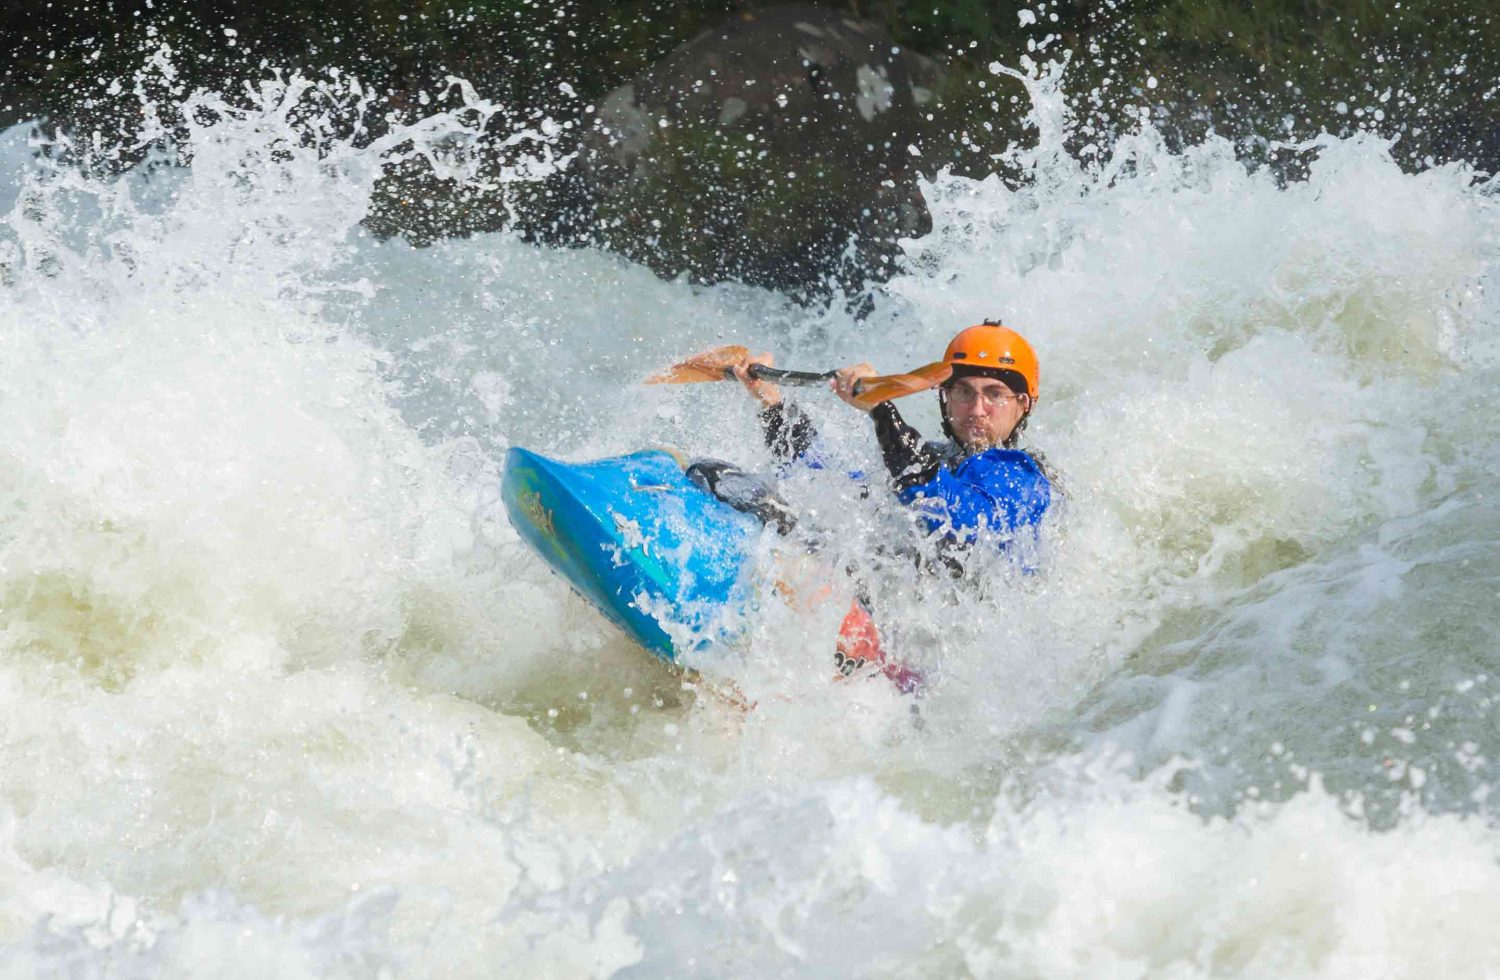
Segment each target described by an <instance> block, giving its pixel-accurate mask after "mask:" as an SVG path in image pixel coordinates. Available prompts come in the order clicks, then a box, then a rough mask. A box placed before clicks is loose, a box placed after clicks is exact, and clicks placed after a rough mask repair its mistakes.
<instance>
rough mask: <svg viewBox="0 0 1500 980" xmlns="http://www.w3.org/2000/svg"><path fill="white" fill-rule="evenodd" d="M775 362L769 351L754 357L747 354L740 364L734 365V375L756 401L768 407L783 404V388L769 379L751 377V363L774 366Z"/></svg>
mask: <svg viewBox="0 0 1500 980" xmlns="http://www.w3.org/2000/svg"><path fill="white" fill-rule="evenodd" d="M775 363H776V358H775V357H773V356H771V355H770V354H768V353H760V354H756V355H755V356H754V357H749V356H746V357H745V358H744V359H743V360H741V361H740V362H739V363H738V364H735V365H732V367H733V368H734V376H735V377H736V378H738V379H739V381H740V384H742V385H744V386H745V390H747V391H749V392H750V394H751V395H753V396H754V397H755V400H756V401H758V402H760V403H761V404H762V405H765V406H767V407H770V406H771V405H780V404H781V389H780V388H778V387H776V386H775V385H774V384H772V383H771V382H769V381H757V380H755V379H754V378H752V377H750V365H752V364H762V365H764V366H766V367H772V366H773V365H774V364H775Z"/></svg>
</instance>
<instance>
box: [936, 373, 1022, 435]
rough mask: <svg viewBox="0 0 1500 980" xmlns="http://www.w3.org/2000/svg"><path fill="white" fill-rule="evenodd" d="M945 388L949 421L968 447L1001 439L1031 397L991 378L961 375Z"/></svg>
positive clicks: (1013, 424) (1019, 416)
mask: <svg viewBox="0 0 1500 980" xmlns="http://www.w3.org/2000/svg"><path fill="white" fill-rule="evenodd" d="M947 390H948V424H949V425H951V426H952V427H953V432H954V435H955V436H956V437H957V438H958V441H959V442H961V443H963V444H964V446H966V447H967V448H969V449H989V448H990V447H991V446H998V445H1000V444H1001V443H1003V442H1004V441H1005V440H1006V438H1007V437H1008V436H1009V435H1010V434H1011V432H1012V430H1014V429H1015V427H1016V423H1017V422H1019V421H1021V416H1023V415H1025V414H1026V410H1027V408H1028V407H1029V406H1030V405H1031V399H1029V398H1027V397H1026V396H1025V395H1018V394H1016V393H1015V392H1014V391H1011V390H1010V388H1009V387H1007V386H1006V384H1005V382H1003V381H997V380H996V379H994V378H960V379H959V380H957V381H954V382H951V383H950V384H949V385H948V389H947Z"/></svg>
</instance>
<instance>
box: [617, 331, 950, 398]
mask: <svg viewBox="0 0 1500 980" xmlns="http://www.w3.org/2000/svg"><path fill="white" fill-rule="evenodd" d="M749 356H750V350H749V348H746V347H741V346H739V345H737V344H731V345H730V346H728V347H715V348H714V349H713V350H708V351H704V352H703V353H701V354H694V355H693V356H692V357H690V358H688V359H687V360H685V361H683V362H682V363H680V364H674V365H672V366H671V367H669V368H667V369H666V370H665V371H661V372H658V373H656V374H653V375H651V377H649V378H647V379H646V381H645V383H646V384H648V385H660V384H694V383H696V382H700V381H732V380H734V365H736V364H738V363H740V361H742V360H744V359H745V358H746V357H749ZM749 374H750V377H752V378H755V379H756V380H757V381H774V382H776V383H778V384H789V385H806V386H819V385H823V384H825V383H827V382H828V381H830V380H832V379H833V377H834V375H835V374H837V372H836V371H824V372H822V373H818V372H815V371H787V370H784V369H782V368H774V367H767V366H766V365H764V364H752V365H750V368H749ZM951 374H953V368H952V366H951V365H948V364H943V363H937V364H928V365H926V366H925V367H920V368H917V369H916V370H915V371H912V372H910V373H907V374H884V375H876V376H874V377H869V378H861V379H860V380H859V381H858V382H857V383H856V384H855V386H854V400H855V402H857V403H858V404H859V407H860V408H865V409H869V408H874V407H875V406H876V405H879V404H880V403H881V402H887V401H890V400H891V399H892V398H902V397H904V396H906V395H914V394H916V393H917V392H919V391H927V390H929V389H932V388H936V387H937V386H938V385H940V384H942V383H943V382H944V381H947V380H948V377H949V376H950V375H951Z"/></svg>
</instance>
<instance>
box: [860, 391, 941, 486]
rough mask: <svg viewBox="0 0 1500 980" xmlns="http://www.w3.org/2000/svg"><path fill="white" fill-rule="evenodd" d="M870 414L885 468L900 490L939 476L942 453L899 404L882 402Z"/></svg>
mask: <svg viewBox="0 0 1500 980" xmlns="http://www.w3.org/2000/svg"><path fill="white" fill-rule="evenodd" d="M870 418H872V419H874V420H875V440H876V441H877V442H879V443H880V454H881V456H883V457H884V458H885V468H886V469H887V470H889V471H890V474H891V483H892V485H893V486H894V487H895V488H896V490H897V491H898V492H899V491H901V490H906V489H908V488H909V487H915V486H920V485H921V484H923V483H926V482H928V481H929V480H931V479H932V478H933V477H934V476H937V471H938V469H939V468H940V467H941V466H942V464H943V460H942V457H941V456H939V455H938V454H937V453H935V452H933V451H932V449H930V448H929V447H928V446H927V444H926V442H924V441H923V439H922V434H921V433H920V432H918V431H917V430H916V429H914V428H912V427H911V426H910V425H907V424H906V420H905V419H903V418H902V417H901V413H900V412H898V411H896V406H895V405H892V404H891V403H890V402H881V403H880V404H879V405H876V406H875V407H874V408H873V409H872V410H871V411H870Z"/></svg>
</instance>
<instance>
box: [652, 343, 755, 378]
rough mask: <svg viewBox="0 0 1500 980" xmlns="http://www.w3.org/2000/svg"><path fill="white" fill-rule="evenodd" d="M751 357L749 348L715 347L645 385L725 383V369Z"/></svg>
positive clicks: (675, 365)
mask: <svg viewBox="0 0 1500 980" xmlns="http://www.w3.org/2000/svg"><path fill="white" fill-rule="evenodd" d="M749 356H750V349H749V348H748V347H740V346H739V345H738V344H731V345H729V346H728V347H715V348H714V349H713V350H706V351H704V352H703V353H701V354H694V355H693V356H692V357H690V358H688V359H687V360H685V361H683V362H682V363H680V364H674V365H672V366H671V367H669V368H667V369H666V370H665V371H658V372H657V373H655V374H653V375H651V377H649V378H647V379H646V380H645V381H644V382H642V383H643V384H648V385H680V384H693V383H694V382H698V381H723V380H724V369H725V368H727V367H733V366H734V365H736V364H738V363H739V362H740V361H742V360H744V359H745V358H747V357H749Z"/></svg>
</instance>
